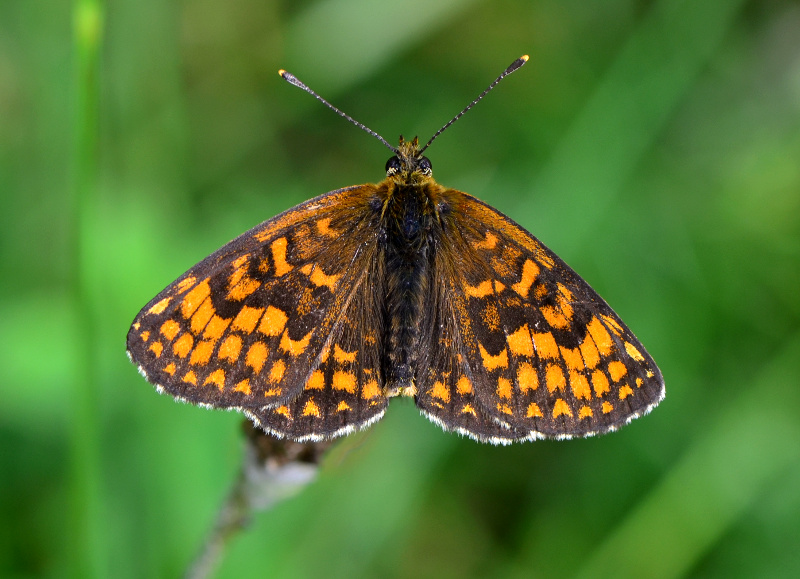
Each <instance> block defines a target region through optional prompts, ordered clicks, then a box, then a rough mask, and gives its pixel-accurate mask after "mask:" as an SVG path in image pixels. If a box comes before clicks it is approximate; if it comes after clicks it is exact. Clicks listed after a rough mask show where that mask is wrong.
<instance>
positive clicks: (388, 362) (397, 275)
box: [381, 183, 436, 394]
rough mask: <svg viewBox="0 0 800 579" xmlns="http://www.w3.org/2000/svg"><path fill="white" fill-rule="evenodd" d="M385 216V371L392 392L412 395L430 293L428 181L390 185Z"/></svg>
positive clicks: (431, 223)
mask: <svg viewBox="0 0 800 579" xmlns="http://www.w3.org/2000/svg"><path fill="white" fill-rule="evenodd" d="M388 186H389V188H390V190H389V193H388V195H387V197H386V204H387V205H386V209H385V211H384V217H383V223H382V228H383V236H382V239H383V247H382V248H381V250H382V251H381V253H382V257H383V259H384V264H385V272H386V278H387V279H386V282H387V284H386V287H387V295H386V301H385V304H386V305H385V313H384V315H385V320H386V323H385V324H384V328H385V329H384V331H385V339H384V342H383V343H384V344H385V345H386V346H385V351H384V356H383V364H384V368H383V370H384V372H383V375H384V376H385V378H386V384H387V386H388V390H389V392H390V393H392V394H404V393H405V394H412V393H413V391H411V390H406V389H409V388H412V386H413V385H414V381H415V372H416V371H417V366H418V360H419V355H420V346H421V341H422V338H423V337H422V336H421V334H420V328H421V326H422V325H423V324H422V319H421V318H422V315H423V303H424V297H425V295H426V293H427V292H429V291H430V288H429V287H428V286H429V281H428V280H429V279H430V272H431V263H432V257H433V256H432V255H431V251H432V249H433V247H434V244H433V243H432V240H431V236H432V228H433V225H434V223H435V221H436V217H435V215H434V213H433V209H432V205H431V202H430V198H429V195H428V191H427V189H428V188H427V186H426V185H418V184H415V185H406V184H396V183H390V184H389V185H388Z"/></svg>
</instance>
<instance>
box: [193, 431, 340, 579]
mask: <svg viewBox="0 0 800 579" xmlns="http://www.w3.org/2000/svg"><path fill="white" fill-rule="evenodd" d="M245 430H246V433H247V445H246V448H245V452H244V456H243V462H242V470H241V472H240V473H239V476H238V478H237V480H236V482H235V483H234V485H233V488H232V489H231V492H230V494H229V495H228V498H227V500H226V501H225V503H224V504H223V505H222V507H221V508H220V511H219V513H218V515H217V520H216V522H215V523H214V527H213V529H212V530H211V533H210V535H209V537H208V539H207V540H206V542H205V544H204V545H203V548H202V549H201V551H200V553H199V554H198V556H197V557H196V558H195V560H194V561H193V562H192V564H191V565H190V566H189V569H188V570H187V572H186V575H185V577H186V579H205V578H206V577H210V576H211V575H212V573H213V572H214V570H215V569H216V568H217V566H218V565H219V562H220V560H221V559H222V555H223V553H224V552H225V548H226V547H227V545H228V543H230V541H231V540H232V539H233V538H234V537H236V535H237V534H238V533H239V532H241V531H242V530H244V529H245V528H246V527H247V525H248V524H249V522H250V519H251V517H252V516H253V515H254V514H256V513H258V512H260V511H265V510H268V509H270V508H271V507H272V506H273V505H275V504H276V503H278V502H280V501H282V500H285V499H288V498H290V497H292V496H294V495H296V494H297V493H299V492H300V491H301V490H302V489H303V488H305V487H306V486H307V485H308V484H309V483H311V482H312V481H313V480H314V479H315V478H316V475H317V471H318V470H319V462H320V460H321V459H322V456H323V455H324V453H325V451H326V450H327V449H328V447H329V446H330V443H329V442H308V443H300V442H293V441H286V440H278V439H276V438H273V437H271V436H268V435H266V434H264V433H263V432H261V431H259V430H256V429H255V428H254V427H253V426H252V425H251V423H250V422H249V421H247V422H246V423H245Z"/></svg>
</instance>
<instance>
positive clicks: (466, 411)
mask: <svg viewBox="0 0 800 579" xmlns="http://www.w3.org/2000/svg"><path fill="white" fill-rule="evenodd" d="M461 414H472V415H473V416H478V414H477V413H476V412H475V409H474V408H473V407H472V404H464V406H462V407H461Z"/></svg>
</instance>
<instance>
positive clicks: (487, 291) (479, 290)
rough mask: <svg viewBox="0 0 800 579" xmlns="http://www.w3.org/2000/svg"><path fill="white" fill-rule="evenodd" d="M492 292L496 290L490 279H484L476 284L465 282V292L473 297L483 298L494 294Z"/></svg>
mask: <svg viewBox="0 0 800 579" xmlns="http://www.w3.org/2000/svg"><path fill="white" fill-rule="evenodd" d="M492 293H494V290H493V289H492V282H491V281H490V280H486V281H482V282H481V283H479V284H478V285H475V286H472V285H469V284H466V283H465V284H464V294H465V295H467V296H468V297H471V298H478V299H481V298H485V297H486V296H490V295H492Z"/></svg>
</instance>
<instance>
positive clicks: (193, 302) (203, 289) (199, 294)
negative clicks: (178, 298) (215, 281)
mask: <svg viewBox="0 0 800 579" xmlns="http://www.w3.org/2000/svg"><path fill="white" fill-rule="evenodd" d="M210 295H211V287H210V286H209V285H208V280H205V281H204V282H203V283H200V284H197V285H196V286H194V288H192V291H190V292H189V293H187V294H186V295H185V296H183V301H182V302H181V313H182V314H183V317H184V318H186V319H187V320H188V319H189V318H190V317H192V314H193V313H194V311H195V310H196V309H197V308H198V306H199V305H200V304H201V303H203V302H204V301H205V300H206V298H207V297H208V296H210Z"/></svg>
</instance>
